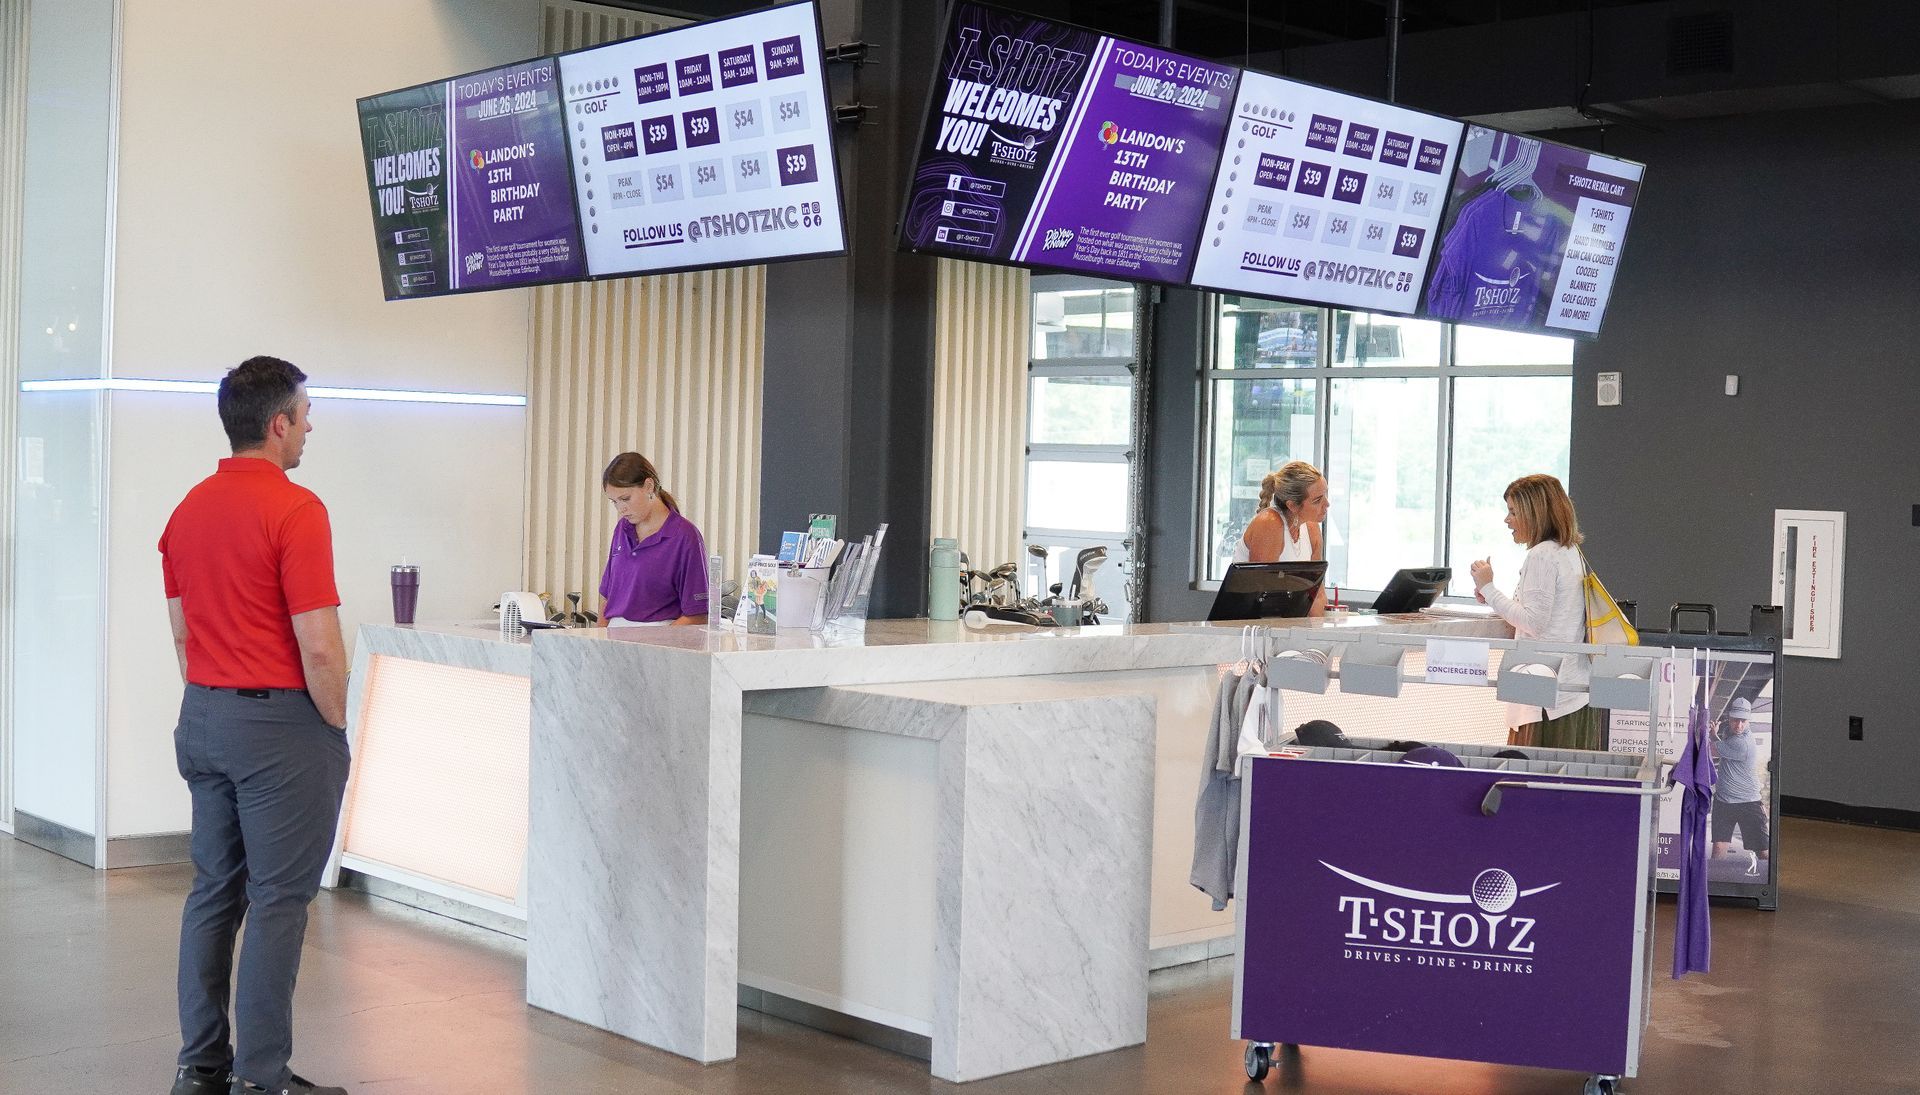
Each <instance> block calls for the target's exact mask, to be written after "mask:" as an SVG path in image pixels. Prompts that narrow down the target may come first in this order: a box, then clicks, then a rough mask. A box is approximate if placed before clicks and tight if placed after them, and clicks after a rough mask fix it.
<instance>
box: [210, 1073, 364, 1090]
mask: <svg viewBox="0 0 1920 1095" xmlns="http://www.w3.org/2000/svg"><path fill="white" fill-rule="evenodd" d="M262 1092H264V1093H265V1095H347V1089H346V1088H344V1087H321V1086H319V1085H318V1084H316V1083H314V1082H313V1081H312V1080H308V1079H303V1078H302V1077H301V1076H299V1075H298V1074H297V1073H296V1074H291V1075H289V1077H288V1079H287V1082H286V1083H285V1084H282V1085H281V1086H279V1087H255V1086H254V1085H252V1084H250V1083H248V1082H246V1081H245V1080H242V1079H241V1078H240V1077H238V1076H235V1077H234V1078H233V1088H232V1089H231V1090H230V1091H229V1092H228V1095H260V1093H262Z"/></svg>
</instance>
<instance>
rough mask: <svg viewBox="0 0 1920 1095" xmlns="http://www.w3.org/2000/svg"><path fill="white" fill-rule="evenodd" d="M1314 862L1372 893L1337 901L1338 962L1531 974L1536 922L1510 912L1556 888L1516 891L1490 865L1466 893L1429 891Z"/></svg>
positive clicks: (1513, 884) (1504, 873) (1509, 878)
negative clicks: (1339, 936) (1526, 899)
mask: <svg viewBox="0 0 1920 1095" xmlns="http://www.w3.org/2000/svg"><path fill="white" fill-rule="evenodd" d="M1320 865H1321V866H1322V867H1325V868H1326V869H1327V870H1329V871H1332V872H1333V873H1334V874H1337V875H1339V876H1340V877H1341V878H1344V879H1346V880H1347V881H1349V882H1353V883H1356V884H1358V885H1360V886H1363V887H1365V888H1366V889H1369V890H1372V891H1373V892H1374V894H1376V895H1379V896H1367V895H1361V894H1342V895H1341V896H1340V899H1339V912H1340V917H1341V919H1340V923H1341V925H1342V927H1343V929H1344V930H1343V932H1342V935H1341V957H1342V958H1345V959H1347V960H1349V961H1355V962H1382V963H1386V964H1389V965H1403V966H1405V965H1412V966H1421V967H1427V968H1433V969H1445V970H1460V971H1467V972H1478V973H1508V974H1515V973H1517V974H1529V975H1530V974H1532V973H1533V964H1534V962H1535V961H1536V960H1537V957H1538V956H1537V954H1536V953H1535V940H1534V938H1533V930H1534V927H1535V926H1536V924H1537V923H1538V921H1537V920H1536V919H1535V918H1533V917H1529V916H1520V915H1518V914H1517V913H1515V912H1514V909H1515V907H1516V906H1518V905H1519V904H1520V902H1521V901H1522V900H1523V899H1525V898H1528V897H1532V896H1533V895H1535V894H1538V893H1544V892H1545V891H1547V890H1551V889H1553V888H1554V887H1555V886H1558V885H1560V883H1558V882H1549V883H1547V884H1546V885H1544V886H1534V887H1531V888H1529V889H1521V888H1520V883H1519V882H1517V881H1515V879H1514V877H1513V875H1512V874H1510V873H1508V872H1507V871H1504V870H1501V869H1500V868H1498V867H1489V868H1487V869H1486V870H1484V871H1481V872H1480V873H1479V874H1477V875H1475V876H1474V877H1473V880H1472V881H1471V882H1470V883H1469V884H1468V886H1467V892H1466V893H1433V892H1431V891H1428V890H1415V889H1410V888H1408V887H1405V886H1395V885H1392V884H1390V883H1386V882H1380V881H1376V880H1375V879H1371V878H1366V877H1363V876H1361V875H1357V874H1355V873H1353V872H1352V871H1347V870H1342V869H1341V868H1339V867H1336V866H1334V865H1333V864H1331V863H1328V862H1327V861H1325V860H1321V861H1320ZM1462 906H1464V908H1463V907H1462Z"/></svg>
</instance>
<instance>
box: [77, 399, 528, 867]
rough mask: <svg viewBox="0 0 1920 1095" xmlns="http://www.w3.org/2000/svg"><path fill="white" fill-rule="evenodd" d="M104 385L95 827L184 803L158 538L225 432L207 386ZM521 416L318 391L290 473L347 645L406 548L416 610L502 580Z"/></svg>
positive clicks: (179, 826)
mask: <svg viewBox="0 0 1920 1095" xmlns="http://www.w3.org/2000/svg"><path fill="white" fill-rule="evenodd" d="M296 364H297V362H296ZM111 399H112V437H113V451H112V464H111V475H110V480H109V481H110V482H111V484H112V495H111V518H110V521H111V524H110V527H109V529H108V539H109V547H108V551H107V573H108V575H109V578H110V580H109V583H108V591H107V599H108V603H109V604H110V605H111V606H112V612H111V623H110V626H109V627H108V630H107V664H108V666H109V670H110V671H109V674H108V687H107V789H108V797H107V802H108V815H107V833H108V835H109V836H129V835H134V834H140V833H162V832H175V831H179V830H183V829H186V828H187V827H188V823H189V817H190V815H189V811H188V801H187V792H186V785H185V784H184V783H182V782H181V781H180V779H179V777H178V776H177V775H176V774H175V773H174V767H173V737H172V731H173V724H174V717H175V715H176V714H177V712H178V710H179V706H180V675H179V671H178V670H177V669H176V668H175V663H174V655H173V643H172V639H171V636H170V634H169V632H168V629H167V616H166V602H165V594H164V591H163V589H162V584H161V578H160V555H159V552H158V551H157V550H156V544H157V543H158V541H159V539H160V532H161V530H162V529H163V528H165V527H166V522H167V517H168V516H169V515H170V514H171V513H172V512H173V507H174V506H175V505H177V504H178V503H179V501H180V498H181V496H183V495H184V494H186V492H187V491H188V490H189V489H190V488H192V486H193V485H194V484H195V483H197V482H199V481H200V480H201V479H203V478H205V477H206V476H207V475H209V474H211V473H212V472H213V470H214V466H215V464H216V462H217V461H218V460H219V459H220V457H222V456H225V455H227V454H228V448H227V445H226V438H225V435H224V434H222V433H221V430H220V419H219V413H218V411H217V410H216V409H215V405H214V399H213V397H212V396H207V395H166V394H154V393H145V392H116V393H114V394H113V395H112V397H111ZM525 429H526V419H525V411H524V410H523V409H522V408H519V407H468V406H447V405H440V404H421V403H369V402H365V401H360V400H340V399H332V400H319V401H316V402H315V404H314V407H313V434H312V435H311V436H310V437H309V438H308V440H307V449H306V454H305V456H304V457H303V459H302V461H301V465H300V467H299V468H297V469H295V470H294V471H293V472H292V473H290V477H291V478H292V479H293V480H294V481H295V482H297V483H299V484H301V485H302V486H305V487H307V488H309V489H311V490H312V491H314V492H315V493H317V494H318V495H320V498H321V500H322V501H324V502H325V503H326V504H327V511H328V514H329V516H330V518H331V520H332V523H333V552H334V574H335V580H336V581H337V582H338V584H339V587H340V599H341V605H340V618H341V622H342V625H343V626H344V628H345V630H346V634H347V639H348V645H349V648H351V646H352V642H353V637H354V634H355V633H356V631H357V630H358V629H359V626H360V625H361V624H362V623H391V622H392V619H393V616H392V598H391V596H390V594H389V592H388V584H387V568H388V567H389V566H391V565H392V564H394V563H397V562H399V561H400V560H401V557H402V556H405V557H406V558H408V559H409V560H410V561H412V562H414V563H417V564H419V566H420V576H421V584H420V604H419V608H418V618H420V619H423V620H431V619H439V620H446V619H477V618H480V617H482V616H483V615H485V614H486V610H487V607H488V606H489V605H491V604H493V602H494V601H496V600H498V599H499V595H500V593H501V591H502V590H506V589H511V588H514V586H515V585H516V584H517V583H518V581H519V577H520V514H521V512H522V510H523V508H524V503H523V498H522V492H523V487H522V469H521V460H522V458H523V450H522V440H521V439H522V437H523V435H524V432H525Z"/></svg>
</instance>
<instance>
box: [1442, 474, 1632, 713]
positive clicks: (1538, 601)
mask: <svg viewBox="0 0 1920 1095" xmlns="http://www.w3.org/2000/svg"><path fill="white" fill-rule="evenodd" d="M1505 497H1506V501H1507V528H1509V529H1511V530H1512V532H1513V541H1514V543H1516V544H1525V545H1527V557H1526V560H1525V561H1524V562H1522V563H1521V564H1520V580H1519V582H1518V583H1517V584H1516V586H1515V587H1514V591H1513V593H1512V595H1511V596H1509V595H1508V594H1505V593H1502V592H1500V591H1499V590H1498V589H1495V588H1494V587H1493V565H1492V563H1491V562H1489V561H1488V560H1486V559H1481V560H1478V561H1476V562H1475V563H1474V564H1473V566H1472V568H1471V569H1472V572H1473V587H1474V591H1475V595H1476V596H1477V597H1479V599H1480V600H1481V601H1482V602H1484V603H1486V604H1488V605H1491V606H1492V607H1493V610H1494V611H1495V612H1498V613H1499V614H1500V618H1501V619H1503V620H1506V621H1507V622H1508V623H1510V624H1512V625H1513V633H1514V635H1515V636H1516V637H1518V638H1522V639H1540V640H1542V641H1545V642H1559V643H1583V642H1586V641H1587V594H1586V576H1587V568H1586V561H1585V559H1584V557H1583V556H1582V555H1581V554H1580V541H1581V539H1582V537H1581V535H1580V522H1579V520H1578V518H1576V517H1575V516H1574V512H1573V500H1572V499H1571V498H1568V497H1567V491H1566V488H1564V487H1562V486H1561V485H1560V480H1558V479H1555V478H1554V477H1553V476H1551V475H1524V476H1521V477H1520V478H1518V479H1515V480H1514V481H1513V482H1512V483H1509V484H1507V490H1506V494H1505ZM1588 675H1589V667H1588V665H1587V659H1586V658H1585V657H1583V656H1578V655H1575V656H1570V657H1568V658H1567V660H1566V661H1565V663H1563V664H1562V665H1561V667H1560V687H1561V689H1562V690H1561V691H1560V692H1559V693H1558V694H1557V695H1556V696H1555V701H1554V705H1553V706H1552V707H1550V708H1547V709H1546V710H1545V711H1544V712H1543V711H1542V710H1541V709H1540V708H1538V707H1521V706H1518V705H1509V710H1508V724H1509V726H1510V727H1511V729H1510V730H1509V731H1508V734H1507V737H1508V740H1509V741H1511V742H1512V743H1513V744H1515V745H1536V746H1540V747H1543V748H1548V749H1605V748H1606V722H1605V714H1606V713H1605V712H1603V711H1597V710H1595V709H1594V708H1592V707H1590V706H1588V705H1587V694H1586V691H1585V687H1586V684H1587V679H1588ZM1569 686H1573V687H1575V688H1578V689H1579V691H1567V690H1566V689H1567V688H1568V687H1569Z"/></svg>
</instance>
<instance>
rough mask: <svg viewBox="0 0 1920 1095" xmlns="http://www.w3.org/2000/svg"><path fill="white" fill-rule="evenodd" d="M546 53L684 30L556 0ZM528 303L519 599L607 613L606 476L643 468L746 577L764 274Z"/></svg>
mask: <svg viewBox="0 0 1920 1095" xmlns="http://www.w3.org/2000/svg"><path fill="white" fill-rule="evenodd" d="M543 16H544V25H543V27H544V45H543V48H544V49H547V50H550V51H562V50H571V49H578V48H580V47H582V46H590V45H595V44H597V43H600V42H607V41H612V40H614V39H617V38H627V37H631V36H633V35H636V34H646V33H648V32H651V31H656V30H665V29H667V28H669V27H674V26H679V25H681V24H682V22H683V21H682V20H678V19H670V18H666V17H663V16H655V15H647V14H642V13H638V12H628V11H619V10H614V9H608V8H602V7H598V6H596V5H593V4H584V3H569V2H561V0H548V3H547V4H546V5H545V8H544V11H543ZM530 292H531V293H532V294H533V305H532V307H533V315H532V324H531V328H532V336H531V347H530V355H529V357H530V376H529V382H528V391H527V423H528V426H527V429H528V437H527V506H528V520H527V533H526V559H527V562H526V567H527V572H526V575H525V578H526V583H527V585H526V588H528V589H532V590H536V591H544V592H547V593H550V594H552V595H553V598H554V603H555V605H556V606H558V605H560V604H562V603H563V597H564V594H565V593H566V592H567V591H570V590H577V591H581V592H583V593H585V594H586V597H585V599H584V602H583V603H586V604H588V605H590V606H592V607H594V608H596V609H597V608H598V605H599V600H598V594H597V593H596V592H595V591H596V590H597V589H598V587H599V584H600V572H601V569H602V567H603V565H604V563H605V557H606V550H607V541H608V539H609V538H610V537H611V536H612V535H613V526H614V516H613V510H612V507H611V506H608V505H607V504H606V502H605V501H603V500H602V498H601V494H600V471H601V469H602V468H604V467H605V466H606V463H607V461H608V460H609V459H611V458H612V457H613V456H614V454H616V453H620V452H624V451H627V450H635V451H638V452H641V453H644V454H645V455H646V456H647V458H648V459H650V460H652V461H653V462H654V465H655V466H656V467H658V468H659V469H660V476H661V479H662V481H663V485H664V486H665V487H666V488H667V489H668V490H669V491H671V492H673V495H674V497H675V498H677V499H679V500H680V503H681V505H682V507H683V508H684V511H685V513H686V515H687V517H688V519H690V520H691V521H693V523H694V524H696V525H698V526H699V527H700V530H701V532H702V533H704V534H705V535H706V539H707V550H708V551H709V552H710V553H718V554H721V555H724V556H725V557H726V561H727V572H728V575H729V576H730V577H735V578H737V577H739V576H740V574H741V573H742V572H743V571H744V570H745V566H746V559H747V556H748V555H749V554H751V553H752V551H753V550H754V547H755V545H756V542H757V540H758V537H759V504H758V502H759V488H760V376H761V362H762V346H763V341H764V336H765V328H766V273H765V268H764V267H759V266H752V267H740V268H736V269H731V270H712V271H703V272H700V273H693V274H671V275H666V276H662V277H647V278H627V279H623V280H619V281H607V282H598V283H594V284H582V285H551V286H543V287H541V288H537V289H533V290H530Z"/></svg>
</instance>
